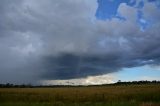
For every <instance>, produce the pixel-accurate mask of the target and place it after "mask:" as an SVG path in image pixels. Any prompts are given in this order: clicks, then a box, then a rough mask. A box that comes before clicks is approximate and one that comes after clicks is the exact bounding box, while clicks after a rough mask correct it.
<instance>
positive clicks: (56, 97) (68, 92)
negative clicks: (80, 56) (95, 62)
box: [0, 84, 160, 106]
mask: <svg viewBox="0 0 160 106" xmlns="http://www.w3.org/2000/svg"><path fill="white" fill-rule="evenodd" d="M5 102H6V103H7V102H14V103H16V102H26V103H56V102H61V103H65V104H67V103H121V102H127V103H131V104H137V103H138V104H140V106H158V105H154V104H155V103H160V85H154V84H150V85H128V86H125V85H116V86H97V87H68V88H67V87H64V88H0V103H5ZM149 103H152V104H149ZM113 106H114V105H113ZM115 106H117V105H115ZM122 106H123V105H122Z"/></svg>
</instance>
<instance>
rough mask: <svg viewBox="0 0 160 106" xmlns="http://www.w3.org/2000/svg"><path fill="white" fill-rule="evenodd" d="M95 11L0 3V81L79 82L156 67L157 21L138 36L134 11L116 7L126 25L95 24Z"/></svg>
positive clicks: (49, 1)
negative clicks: (105, 75) (118, 72)
mask: <svg viewBox="0 0 160 106" xmlns="http://www.w3.org/2000/svg"><path fill="white" fill-rule="evenodd" d="M152 6H153V5H150V6H147V8H153V7H152ZM96 8H97V2H96V0H94V1H90V0H67V1H66V0H46V1H44V0H14V1H13V0H12V1H11V0H1V1H0V14H1V17H0V51H1V52H0V63H1V64H0V80H1V81H2V82H7V81H12V82H18V83H23V82H26V83H27V82H36V81H39V80H42V79H71V78H81V77H87V76H91V75H102V74H107V73H112V72H117V71H120V70H121V69H123V68H126V67H137V66H142V65H155V64H156V65H157V64H159V57H160V55H159V53H160V48H159V46H160V43H159V40H160V36H159V33H160V31H159V27H160V23H159V20H158V18H156V19H155V20H156V23H154V24H153V25H152V26H150V27H149V28H148V29H146V30H145V31H144V32H142V31H141V30H140V27H139V25H138V24H137V23H136V22H135V20H136V16H137V12H136V11H138V10H137V9H136V8H134V7H129V6H127V5H125V4H121V5H120V7H119V10H118V12H120V13H121V14H122V15H124V17H125V18H126V19H127V20H126V21H122V20H119V19H112V20H106V21H100V20H96V19H95V17H94V16H95V12H96ZM144 8H145V7H144ZM128 9H129V10H131V11H128ZM152 10H153V9H152ZM142 11H143V12H144V17H145V18H147V19H148V18H150V17H149V16H150V15H149V16H148V14H149V13H150V12H149V13H148V12H147V9H144V10H142ZM156 11H158V10H156ZM151 12H152V11H151ZM156 13H157V12H156ZM131 15H132V16H131ZM158 16H159V13H157V14H152V17H158ZM152 19H154V18H152ZM17 76H19V77H17Z"/></svg>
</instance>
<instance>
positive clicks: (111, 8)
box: [95, 0, 160, 31]
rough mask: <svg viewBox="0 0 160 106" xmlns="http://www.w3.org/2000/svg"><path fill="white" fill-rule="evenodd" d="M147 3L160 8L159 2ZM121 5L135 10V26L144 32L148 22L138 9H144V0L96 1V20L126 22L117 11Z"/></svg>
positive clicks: (152, 0)
mask: <svg viewBox="0 0 160 106" xmlns="http://www.w3.org/2000/svg"><path fill="white" fill-rule="evenodd" d="M146 1H148V2H153V3H155V6H157V7H159V8H160V0H146ZM121 3H126V4H127V5H129V6H132V7H134V8H137V9H138V10H137V24H138V25H139V26H140V29H141V30H142V31H144V30H145V29H146V28H147V27H148V26H149V25H150V22H149V21H148V20H145V19H144V18H143V13H142V12H141V10H140V9H142V8H143V7H144V0H98V9H97V11H96V14H95V15H96V18H97V19H98V20H107V19H109V20H111V19H112V18H118V19H120V20H126V19H125V18H124V17H123V16H121V15H120V14H119V13H118V12H117V9H118V7H119V5H120V4H121Z"/></svg>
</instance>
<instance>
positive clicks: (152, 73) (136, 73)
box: [116, 66, 160, 81]
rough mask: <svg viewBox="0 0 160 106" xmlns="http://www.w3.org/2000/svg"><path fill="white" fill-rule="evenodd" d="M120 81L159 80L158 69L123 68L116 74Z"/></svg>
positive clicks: (148, 67)
mask: <svg viewBox="0 0 160 106" xmlns="http://www.w3.org/2000/svg"><path fill="white" fill-rule="evenodd" d="M116 77H117V79H116V80H118V78H119V80H121V81H137V80H160V67H151V66H142V67H135V68H125V69H122V71H120V72H117V73H116Z"/></svg>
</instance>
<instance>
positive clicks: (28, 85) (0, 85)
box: [0, 80, 160, 88]
mask: <svg viewBox="0 0 160 106" xmlns="http://www.w3.org/2000/svg"><path fill="white" fill-rule="evenodd" d="M133 84H160V81H156V80H153V81H147V80H145V81H129V82H124V81H121V80H118V81H117V82H116V83H112V84H102V85H88V86H108V85H133ZM81 86H85V87H88V86H86V85H32V84H20V85H17V84H11V83H6V84H0V88H45V87H52V88H53V87H81Z"/></svg>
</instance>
